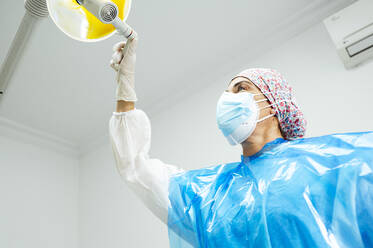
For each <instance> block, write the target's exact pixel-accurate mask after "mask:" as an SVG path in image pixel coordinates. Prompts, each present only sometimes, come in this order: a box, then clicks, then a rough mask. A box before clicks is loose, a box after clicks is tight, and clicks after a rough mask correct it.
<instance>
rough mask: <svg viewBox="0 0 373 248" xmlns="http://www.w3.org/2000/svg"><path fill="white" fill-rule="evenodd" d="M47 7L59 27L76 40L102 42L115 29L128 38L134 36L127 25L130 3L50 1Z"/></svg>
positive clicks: (124, 0)
mask: <svg viewBox="0 0 373 248" xmlns="http://www.w3.org/2000/svg"><path fill="white" fill-rule="evenodd" d="M47 6H48V10H49V14H50V16H51V18H52V20H53V21H54V23H55V24H56V25H57V27H58V28H59V29H61V30H62V32H64V33H65V34H67V35H68V36H70V37H71V38H73V39H76V40H79V41H85V42H95V41H100V40H104V39H107V38H109V37H110V36H111V35H113V33H114V32H115V31H116V30H117V31H118V32H119V33H120V34H122V35H124V36H125V37H126V38H130V37H131V36H132V35H133V30H132V28H130V27H129V26H128V25H127V24H125V23H124V21H125V20H126V19H127V16H128V14H129V12H130V9H131V0H112V1H109V0H47Z"/></svg>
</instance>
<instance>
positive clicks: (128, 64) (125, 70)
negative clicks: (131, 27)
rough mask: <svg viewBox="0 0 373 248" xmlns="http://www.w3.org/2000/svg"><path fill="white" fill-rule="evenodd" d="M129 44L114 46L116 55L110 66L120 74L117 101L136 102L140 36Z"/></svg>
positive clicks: (120, 43)
mask: <svg viewBox="0 0 373 248" xmlns="http://www.w3.org/2000/svg"><path fill="white" fill-rule="evenodd" d="M134 37H135V38H133V39H131V40H127V42H119V43H117V44H115V45H114V47H113V50H114V54H113V56H112V59H111V61H110V66H111V67H112V68H113V69H114V70H116V71H117V72H118V74H117V83H118V84H117V90H116V98H117V101H119V100H123V101H128V102H136V101H137V97H136V92H135V64H136V49H137V42H138V35H137V34H135V36H134Z"/></svg>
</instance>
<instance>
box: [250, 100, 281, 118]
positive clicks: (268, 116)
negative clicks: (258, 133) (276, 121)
mask: <svg viewBox="0 0 373 248" xmlns="http://www.w3.org/2000/svg"><path fill="white" fill-rule="evenodd" d="M264 101H267V99H262V100H259V101H257V102H264ZM282 102H286V100H283V101H280V102H276V103H273V104H271V105H268V106H265V107H261V108H259V110H262V109H266V108H269V107H272V106H273V105H276V104H279V103H282ZM275 115H276V114H270V115H267V116H265V117H263V118H262V119H259V120H258V121H257V122H261V121H264V120H266V119H268V118H271V117H272V116H275Z"/></svg>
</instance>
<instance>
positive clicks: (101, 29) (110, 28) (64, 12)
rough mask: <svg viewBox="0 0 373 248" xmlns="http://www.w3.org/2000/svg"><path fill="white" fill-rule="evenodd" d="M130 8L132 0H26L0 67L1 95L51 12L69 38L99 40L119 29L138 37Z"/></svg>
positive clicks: (126, 36) (125, 33) (126, 34)
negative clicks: (128, 20) (32, 38)
mask: <svg viewBox="0 0 373 248" xmlns="http://www.w3.org/2000/svg"><path fill="white" fill-rule="evenodd" d="M130 8H131V0H113V1H109V0H25V9H26V13H25V15H24V17H23V19H22V22H21V24H20V26H19V28H18V31H17V33H16V35H15V37H14V39H13V42H12V44H11V47H10V49H9V51H8V53H7V55H6V57H5V60H4V61H3V64H2V66H1V69H0V98H1V96H2V95H3V94H4V93H5V90H6V88H7V86H8V84H9V82H10V80H11V78H12V75H13V73H14V71H15V69H16V68H17V65H18V62H19V61H20V59H21V58H22V56H23V54H24V51H25V49H26V47H27V45H28V43H29V40H30V38H31V36H32V35H33V34H34V29H35V28H36V26H37V25H38V24H39V22H40V20H42V19H44V17H47V16H48V14H50V16H51V18H52V20H53V21H54V23H55V24H56V25H57V26H58V28H59V29H60V30H62V31H63V32H64V33H65V34H66V35H68V36H69V37H71V38H73V39H76V40H79V41H83V42H96V41H101V40H104V39H107V38H109V37H110V36H112V35H113V34H114V33H115V31H117V32H118V33H119V34H121V35H123V36H124V37H125V38H126V39H132V38H134V36H135V35H136V32H134V31H133V29H132V28H131V27H130V26H128V25H127V24H126V23H125V22H124V21H125V20H126V18H127V16H128V14H129V12H130Z"/></svg>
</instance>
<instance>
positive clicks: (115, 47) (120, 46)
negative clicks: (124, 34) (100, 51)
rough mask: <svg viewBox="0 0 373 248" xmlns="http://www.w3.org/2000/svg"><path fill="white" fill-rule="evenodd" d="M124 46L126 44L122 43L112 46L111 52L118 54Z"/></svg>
mask: <svg viewBox="0 0 373 248" xmlns="http://www.w3.org/2000/svg"><path fill="white" fill-rule="evenodd" d="M125 45H126V42H124V41H122V42H118V43H117V44H115V45H114V46H113V51H114V52H120V51H122V49H123V47H124V46H125Z"/></svg>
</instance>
